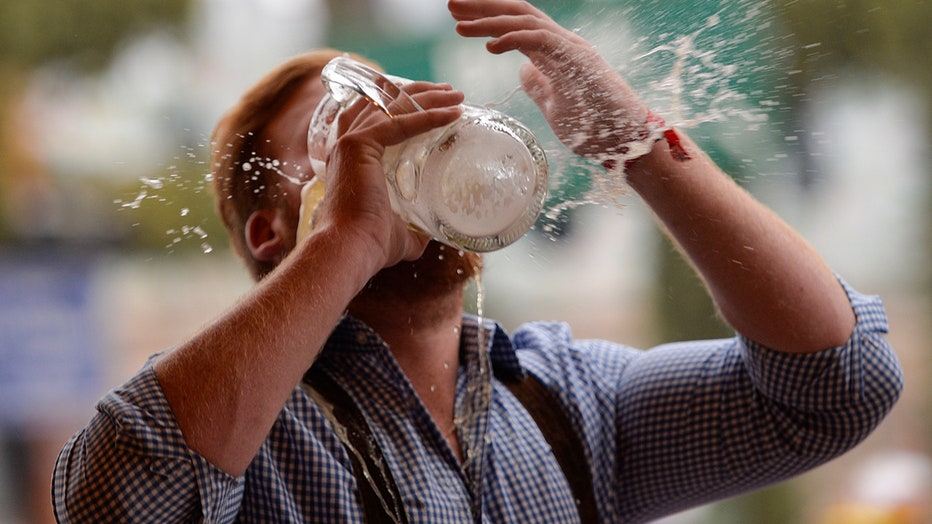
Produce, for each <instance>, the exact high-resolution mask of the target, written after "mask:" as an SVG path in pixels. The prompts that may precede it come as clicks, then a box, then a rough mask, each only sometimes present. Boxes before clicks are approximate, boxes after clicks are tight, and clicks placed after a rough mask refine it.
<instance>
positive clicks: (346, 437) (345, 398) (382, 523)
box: [301, 366, 408, 524]
mask: <svg viewBox="0 0 932 524" xmlns="http://www.w3.org/2000/svg"><path fill="white" fill-rule="evenodd" d="M301 387H302V389H304V391H305V393H307V394H308V396H310V397H311V398H312V399H313V400H314V401H315V402H317V404H318V406H320V407H321V411H323V412H324V414H325V415H326V416H327V418H328V419H329V420H330V423H331V424H332V425H333V426H334V428H336V429H337V433H338V436H339V438H340V441H342V442H343V447H344V448H346V452H347V454H348V455H349V457H350V461H351V462H352V463H353V474H354V476H355V477H356V484H358V485H359V496H360V498H361V501H360V502H361V503H362V508H363V515H365V522H367V523H368V524H407V522H408V515H407V512H405V507H404V503H403V502H402V500H401V493H399V491H398V485H397V483H396V482H395V478H394V477H393V476H392V472H391V470H390V469H389V468H388V463H387V462H386V461H385V460H384V458H383V456H382V449H381V448H380V447H379V444H378V442H376V440H375V436H374V435H373V434H372V429H371V428H370V427H369V424H368V423H367V422H366V419H365V417H364V416H363V414H362V412H361V411H359V406H357V405H356V403H355V402H353V399H352V398H351V397H350V396H349V394H348V393H346V391H344V390H343V388H341V387H340V385H339V384H337V383H336V381H335V380H333V378H331V377H330V375H327V374H326V373H324V372H323V371H321V370H319V369H317V368H316V367H313V366H312V367H311V369H309V370H308V372H307V373H305V375H304V380H303V381H302V382H301ZM341 428H342V429H341ZM344 430H345V431H344Z"/></svg>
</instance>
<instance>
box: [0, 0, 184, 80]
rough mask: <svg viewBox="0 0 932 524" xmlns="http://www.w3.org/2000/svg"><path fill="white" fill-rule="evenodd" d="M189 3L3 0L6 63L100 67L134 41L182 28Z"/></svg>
mask: <svg viewBox="0 0 932 524" xmlns="http://www.w3.org/2000/svg"><path fill="white" fill-rule="evenodd" d="M189 4H190V0H133V1H132V2H130V3H127V2H124V1H122V0H3V2H0V63H3V64H4V65H6V66H7V67H10V66H12V67H18V68H26V67H30V66H35V65H40V64H43V63H46V62H48V61H50V60H68V61H69V62H71V63H74V64H77V65H79V66H81V67H83V68H99V67H102V66H104V65H106V64H107V62H108V60H109V59H110V56H111V55H112V53H113V51H114V49H116V48H117V47H118V46H119V45H120V43H121V42H123V41H124V40H126V39H127V38H128V37H131V36H133V35H136V34H139V33H143V32H146V31H148V30H152V29H155V28H158V27H165V26H177V25H179V24H181V23H182V22H183V21H184V20H185V18H186V15H187V12H188V5H189Z"/></svg>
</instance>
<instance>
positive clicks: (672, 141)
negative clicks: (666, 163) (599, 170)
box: [602, 111, 692, 171]
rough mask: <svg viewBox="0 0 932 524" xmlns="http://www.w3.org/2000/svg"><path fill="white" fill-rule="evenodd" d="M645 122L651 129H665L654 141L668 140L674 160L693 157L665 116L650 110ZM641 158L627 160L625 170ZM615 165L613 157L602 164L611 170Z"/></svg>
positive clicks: (684, 159) (682, 160)
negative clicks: (669, 125)
mask: <svg viewBox="0 0 932 524" xmlns="http://www.w3.org/2000/svg"><path fill="white" fill-rule="evenodd" d="M645 124H647V125H648V126H649V127H650V128H651V129H663V134H662V136H659V137H657V138H655V139H654V143H655V144H656V143H657V142H658V141H660V140H666V141H667V145H668V146H669V147H670V155H671V156H672V157H673V159H674V160H676V161H678V162H685V161H686V160H690V159H691V158H692V157H691V156H689V152H687V151H686V148H684V147H683V144H682V142H680V136H679V135H678V134H676V130H675V129H673V128H672V127H667V122H666V120H664V119H663V117H661V116H658V115H656V114H654V113H652V112H651V111H648V112H647V121H646V122H645ZM642 156H643V155H642ZM640 159H641V157H640V156H639V157H636V158H630V159H628V160H626V161H625V170H627V169H628V168H630V167H631V166H633V165H634V164H635V163H636V162H637V161H638V160H640ZM615 165H616V164H615V160H613V159H608V160H606V161H605V162H602V166H603V167H605V169H608V170H609V171H611V170H612V169H613V168H614V167H615Z"/></svg>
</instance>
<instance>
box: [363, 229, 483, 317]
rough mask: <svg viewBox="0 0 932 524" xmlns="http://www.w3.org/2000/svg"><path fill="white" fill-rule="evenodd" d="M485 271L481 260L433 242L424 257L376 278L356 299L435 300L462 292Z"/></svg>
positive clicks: (404, 262) (370, 281) (390, 300)
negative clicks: (475, 277)
mask: <svg viewBox="0 0 932 524" xmlns="http://www.w3.org/2000/svg"><path fill="white" fill-rule="evenodd" d="M481 270H482V257H481V256H480V255H478V254H476V253H470V252H466V251H460V250H457V249H456V248H452V247H449V246H446V245H444V244H441V243H439V242H435V241H430V242H429V243H428V244H427V248H426V249H425V250H424V254H423V255H422V256H421V258H419V259H417V260H414V261H401V262H399V263H398V264H395V265H394V266H391V267H387V268H385V269H383V270H381V271H379V272H378V273H377V274H376V275H375V276H373V277H372V278H371V279H370V280H369V283H368V284H366V286H365V287H364V288H363V290H362V291H360V292H359V295H357V297H356V300H359V299H363V300H377V301H385V302H392V301H403V302H407V303H412V302H422V301H434V300H436V299H439V298H442V297H445V296H448V295H450V294H451V293H461V292H462V291H463V288H464V287H465V285H466V282H467V281H469V279H471V278H472V277H474V276H476V275H477V274H478V273H479V272H480V271H481Z"/></svg>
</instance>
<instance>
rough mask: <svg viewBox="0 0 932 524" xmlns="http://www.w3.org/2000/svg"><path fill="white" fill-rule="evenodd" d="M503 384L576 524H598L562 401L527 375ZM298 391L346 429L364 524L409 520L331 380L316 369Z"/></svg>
mask: <svg viewBox="0 0 932 524" xmlns="http://www.w3.org/2000/svg"><path fill="white" fill-rule="evenodd" d="M503 383H504V384H505V385H506V386H507V387H508V389H509V390H510V391H511V392H512V394H514V396H515V397H516V398H517V399H518V401H519V402H521V404H522V405H524V408H525V409H526V410H527V411H528V413H530V415H531V418H533V419H534V422H535V423H536V424H537V426H538V428H540V431H541V433H543V435H544V439H545V440H546V441H547V443H548V444H550V448H551V450H552V451H553V455H554V457H555V458H556V459H557V463H558V464H559V465H560V469H562V470H563V475H564V476H565V477H566V480H567V482H568V483H569V486H570V491H571V493H572V494H573V498H574V499H575V500H576V509H577V510H578V511H579V519H580V522H584V523H589V522H598V521H599V515H598V511H597V508H596V504H595V491H594V490H593V488H592V475H591V473H590V471H589V465H588V462H587V461H586V460H584V459H583V458H584V457H585V453H584V450H583V446H582V441H581V440H580V437H579V435H578V434H577V433H576V431H574V430H573V425H572V423H571V422H570V418H569V415H567V414H566V411H564V410H563V407H562V405H561V402H560V399H559V398H558V397H557V395H556V394H555V393H554V392H553V391H552V390H551V389H550V388H548V387H547V386H546V385H545V384H544V383H543V382H541V381H540V379H538V378H537V377H535V376H534V375H532V374H530V373H528V374H527V375H526V376H525V377H524V378H523V379H522V378H518V379H510V380H504V381H503ZM301 387H302V389H304V391H305V392H306V393H307V394H308V396H310V397H311V398H312V399H313V400H314V401H315V402H317V404H318V405H319V406H320V407H321V411H323V412H324V414H325V415H326V416H327V418H328V419H330V422H331V424H333V426H334V427H335V428H338V431H340V430H339V428H345V434H343V435H341V436H340V440H341V441H342V442H343V446H344V447H345V448H346V451H347V453H348V454H349V457H350V460H351V461H352V464H353V474H354V475H355V477H356V482H357V484H358V485H359V494H360V497H361V499H362V500H361V502H362V506H363V513H364V515H365V521H366V522H367V523H368V524H383V523H390V524H406V523H407V522H408V516H407V513H406V512H405V508H404V504H403V503H402V500H401V494H400V492H399V491H398V485H397V484H396V483H395V478H394V477H393V476H392V474H391V471H390V470H389V468H388V465H387V462H386V461H385V460H384V459H383V457H382V450H381V448H379V445H378V442H376V440H375V438H374V436H373V434H372V429H371V428H370V427H369V424H368V423H367V422H366V419H365V417H364V416H363V414H362V412H361V411H360V410H359V407H358V406H357V405H356V403H355V402H353V399H352V398H351V397H350V396H349V394H347V393H346V391H344V390H343V388H341V387H340V385H339V384H337V383H336V381H334V380H333V378H331V377H330V376H329V375H327V374H326V373H324V372H323V371H320V370H318V369H316V367H311V369H310V370H308V372H307V373H306V374H305V375H304V380H303V381H302V383H301ZM581 459H582V460H581Z"/></svg>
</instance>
